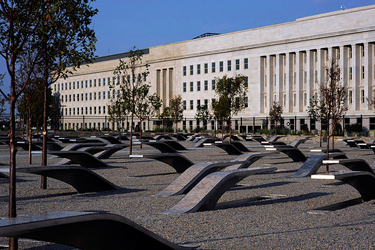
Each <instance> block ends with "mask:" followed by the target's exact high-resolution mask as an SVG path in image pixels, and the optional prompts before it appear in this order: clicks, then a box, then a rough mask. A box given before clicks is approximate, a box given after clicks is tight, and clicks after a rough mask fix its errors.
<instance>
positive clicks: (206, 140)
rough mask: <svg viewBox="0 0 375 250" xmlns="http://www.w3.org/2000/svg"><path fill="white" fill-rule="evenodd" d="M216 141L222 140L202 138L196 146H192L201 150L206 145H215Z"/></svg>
mask: <svg viewBox="0 0 375 250" xmlns="http://www.w3.org/2000/svg"><path fill="white" fill-rule="evenodd" d="M216 141H221V139H220V138H217V137H207V138H201V139H199V140H198V141H197V143H195V144H194V146H192V148H201V147H203V146H204V144H210V143H215V142H216Z"/></svg>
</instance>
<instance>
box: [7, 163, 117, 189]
mask: <svg viewBox="0 0 375 250" xmlns="http://www.w3.org/2000/svg"><path fill="white" fill-rule="evenodd" d="M8 171H9V170H8ZM1 172H4V169H2V170H1ZM17 172H20V173H26V174H37V175H42V176H47V177H50V178H53V179H56V180H60V181H62V182H65V183H67V184H69V185H71V186H72V187H74V188H75V189H76V190H77V192H78V193H87V192H100V191H108V190H116V189H118V187H117V186H116V185H114V184H113V183H111V182H110V181H108V180H106V179H105V178H103V177H101V176H100V175H98V174H96V173H95V172H93V171H91V170H89V169H87V168H83V167H79V166H42V167H30V168H17Z"/></svg>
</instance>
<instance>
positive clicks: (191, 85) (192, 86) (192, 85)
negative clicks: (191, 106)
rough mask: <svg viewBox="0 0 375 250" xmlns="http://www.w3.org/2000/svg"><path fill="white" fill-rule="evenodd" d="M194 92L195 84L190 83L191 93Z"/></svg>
mask: <svg viewBox="0 0 375 250" xmlns="http://www.w3.org/2000/svg"><path fill="white" fill-rule="evenodd" d="M192 91H194V82H190V92H192Z"/></svg>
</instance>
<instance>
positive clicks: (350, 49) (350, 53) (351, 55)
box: [349, 46, 353, 58]
mask: <svg viewBox="0 0 375 250" xmlns="http://www.w3.org/2000/svg"><path fill="white" fill-rule="evenodd" d="M349 58H353V49H352V46H350V47H349Z"/></svg>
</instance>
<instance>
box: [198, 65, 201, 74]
mask: <svg viewBox="0 0 375 250" xmlns="http://www.w3.org/2000/svg"><path fill="white" fill-rule="evenodd" d="M197 74H198V75H200V74H201V65H200V64H198V65H197Z"/></svg>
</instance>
